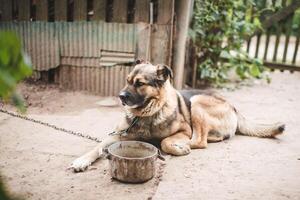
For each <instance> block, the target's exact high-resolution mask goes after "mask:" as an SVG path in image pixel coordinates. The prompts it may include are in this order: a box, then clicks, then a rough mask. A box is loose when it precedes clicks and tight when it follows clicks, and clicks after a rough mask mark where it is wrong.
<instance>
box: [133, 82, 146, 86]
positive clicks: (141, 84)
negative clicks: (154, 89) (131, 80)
mask: <svg viewBox="0 0 300 200" xmlns="http://www.w3.org/2000/svg"><path fill="white" fill-rule="evenodd" d="M143 85H146V83H143V82H140V81H137V82H135V84H134V87H141V86H143Z"/></svg>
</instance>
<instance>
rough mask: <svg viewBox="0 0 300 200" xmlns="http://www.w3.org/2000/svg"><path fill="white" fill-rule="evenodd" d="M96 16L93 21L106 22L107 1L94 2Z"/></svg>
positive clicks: (98, 0)
mask: <svg viewBox="0 0 300 200" xmlns="http://www.w3.org/2000/svg"><path fill="white" fill-rule="evenodd" d="M93 3H94V5H93V8H94V15H93V17H92V20H98V21H105V17H106V0H94V2H93Z"/></svg>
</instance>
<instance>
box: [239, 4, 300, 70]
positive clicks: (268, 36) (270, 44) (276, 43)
mask: <svg viewBox="0 0 300 200" xmlns="http://www.w3.org/2000/svg"><path fill="white" fill-rule="evenodd" d="M261 7H262V9H263V8H268V7H280V8H279V9H278V10H277V11H276V12H266V14H263V16H262V17H263V19H262V21H263V22H262V26H263V28H264V29H265V31H264V32H258V33H257V34H256V35H255V36H253V37H252V38H250V39H249V40H248V42H247V43H246V44H245V45H244V50H246V51H247V52H248V53H249V55H250V57H255V58H261V59H263V60H264V63H265V65H266V66H268V67H270V68H274V69H281V70H291V71H300V52H299V45H300V0H292V1H287V0H280V1H279V0H273V1H267V0H264V1H263V4H262V5H261ZM296 20H298V21H296Z"/></svg>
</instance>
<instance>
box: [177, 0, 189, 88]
mask: <svg viewBox="0 0 300 200" xmlns="http://www.w3.org/2000/svg"><path fill="white" fill-rule="evenodd" d="M192 9H193V1H192V0H176V1H175V12H176V15H177V22H176V29H177V34H176V35H175V44H174V54H173V69H174V75H175V77H174V85H175V87H176V88H177V89H182V87H183V74H184V57H185V45H186V40H187V34H188V28H189V22H190V13H191V12H192Z"/></svg>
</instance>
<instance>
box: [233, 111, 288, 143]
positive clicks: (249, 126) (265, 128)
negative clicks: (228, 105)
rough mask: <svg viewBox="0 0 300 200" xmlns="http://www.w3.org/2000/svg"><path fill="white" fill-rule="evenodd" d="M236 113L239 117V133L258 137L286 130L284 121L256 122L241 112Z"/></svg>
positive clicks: (274, 134) (269, 135)
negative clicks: (271, 122) (246, 117)
mask: <svg viewBox="0 0 300 200" xmlns="http://www.w3.org/2000/svg"><path fill="white" fill-rule="evenodd" d="M236 113H237V117H238V126H237V134H240V135H248V136H256V137H275V136H276V135H279V134H282V133H283V131H284V130H285V124H283V123H280V122H278V123H273V124H260V123H255V122H251V121H249V120H247V119H245V117H244V116H242V115H241V114H240V113H239V112H236Z"/></svg>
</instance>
